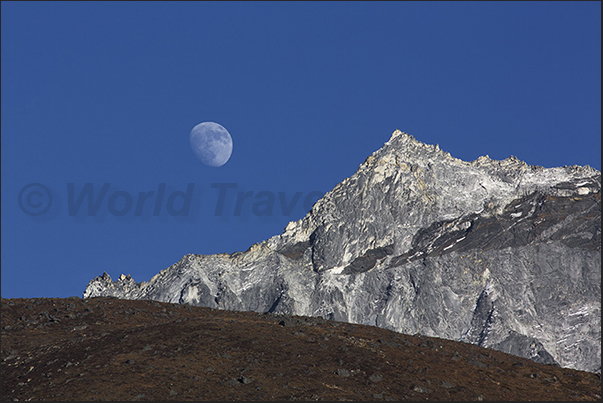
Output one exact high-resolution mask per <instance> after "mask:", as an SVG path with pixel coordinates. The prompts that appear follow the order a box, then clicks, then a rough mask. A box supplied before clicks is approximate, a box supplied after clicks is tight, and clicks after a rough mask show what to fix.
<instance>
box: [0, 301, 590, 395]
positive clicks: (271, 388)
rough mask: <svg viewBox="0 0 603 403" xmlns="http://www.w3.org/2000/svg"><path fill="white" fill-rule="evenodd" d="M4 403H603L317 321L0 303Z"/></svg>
mask: <svg viewBox="0 0 603 403" xmlns="http://www.w3.org/2000/svg"><path fill="white" fill-rule="evenodd" d="M1 313H2V344H1V355H2V362H1V366H0V368H1V371H2V381H1V382H2V384H1V392H2V400H16V399H18V400H323V399H324V400H340V399H343V400H600V398H601V383H600V375H598V374H593V373H588V372H583V371H575V370H570V369H565V368H559V367H556V366H548V365H542V364H537V363H535V362H532V361H530V360H526V359H523V358H519V357H516V356H512V355H508V354H505V353H501V352H498V351H492V350H488V349H484V348H480V347H476V346H474V345H470V344H465V343H459V342H453V341H449V340H443V339H437V338H429V337H419V336H408V335H403V334H399V333H396V332H392V331H388V330H385V329H382V328H377V327H372V326H364V325H354V324H348V323H341V322H333V321H327V320H322V319H318V318H304V317H295V316H280V315H272V314H258V313H254V312H231V311H221V310H214V309H209V308H201V307H191V306H187V305H177V304H168V303H159V302H154V301H130V300H120V299H114V298H92V299H85V300H83V299H80V298H77V297H72V298H66V299H61V298H49V299H46V298H40V299H2V308H1Z"/></svg>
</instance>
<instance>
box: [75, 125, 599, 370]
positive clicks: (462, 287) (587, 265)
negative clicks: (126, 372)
mask: <svg viewBox="0 0 603 403" xmlns="http://www.w3.org/2000/svg"><path fill="white" fill-rule="evenodd" d="M94 296H116V297H120V298H128V299H153V300H158V301H165V302H175V303H183V304H191V305H201V306H207V307H212V308H220V309H229V310H252V311H258V312H277V313H278V312H282V313H288V314H295V315H306V316H321V317H325V318H329V319H333V320H338V321H347V322H353V323H362V324H369V325H375V326H380V327H384V328H387V329H392V330H396V331H399V332H402V333H409V334H415V333H420V334H423V335H427V336H436V337H441V338H446V339H452V340H461V341H466V342H469V343H475V344H478V345H480V346H483V347H488V348H493V349H497V350H501V351H505V352H508V353H512V354H515V355H519V356H522V357H527V358H531V359H533V360H535V361H538V362H543V363H552V364H558V365H561V366H563V367H568V368H574V369H581V370H587V371H593V372H600V370H601V173H600V172H599V171H597V170H595V169H593V168H590V167H588V166H586V167H580V166H566V167H560V168H543V167H539V166H529V165H527V164H526V163H524V162H522V161H520V160H518V159H517V158H515V157H510V158H507V159H505V160H502V161H496V160H491V159H490V158H488V157H487V156H485V157H480V158H478V159H477V160H475V161H472V162H465V161H461V160H459V159H456V158H454V157H452V156H451V155H450V154H449V153H446V152H444V151H442V150H440V149H439V148H438V146H437V145H435V146H432V145H427V144H423V143H421V142H419V141H417V140H416V139H415V138H414V137H413V136H411V135H408V134H406V133H402V132H400V131H395V132H394V133H393V135H392V137H391V139H390V140H389V141H388V142H387V143H385V144H384V145H383V147H382V148H381V149H379V150H378V151H376V152H375V153H373V154H372V155H371V156H369V157H368V158H367V159H366V161H365V162H364V163H363V164H362V165H360V167H359V168H358V170H357V171H356V173H355V174H354V175H352V176H351V177H349V178H346V179H345V180H343V181H342V182H341V183H340V184H338V185H337V186H335V188H333V189H332V190H331V191H330V192H328V193H327V194H326V195H325V196H324V197H323V198H322V199H320V200H319V201H318V202H316V203H315V205H314V206H313V207H312V210H311V211H310V212H309V213H308V214H307V215H306V217H304V218H303V219H301V220H299V221H296V222H291V223H289V225H288V226H287V227H286V228H285V230H284V231H283V233H282V234H280V235H277V236H274V237H272V238H270V239H268V240H266V241H264V242H261V243H258V244H254V245H253V246H251V247H250V248H249V249H248V250H247V251H245V252H236V253H233V254H220V255H194V254H190V255H186V256H184V257H183V258H182V259H181V260H180V261H179V262H177V263H175V264H174V265H172V266H170V267H168V268H167V269H165V270H163V271H161V272H160V273H158V274H157V275H156V276H154V277H153V278H152V279H151V280H150V281H148V282H141V283H137V282H135V281H134V280H133V279H131V278H130V277H129V276H122V277H120V279H118V280H117V281H112V280H111V278H110V277H109V276H108V275H106V274H104V275H103V276H101V277H97V278H95V279H93V280H92V281H90V283H89V285H88V287H87V288H86V290H85V292H84V297H85V298H86V297H94Z"/></svg>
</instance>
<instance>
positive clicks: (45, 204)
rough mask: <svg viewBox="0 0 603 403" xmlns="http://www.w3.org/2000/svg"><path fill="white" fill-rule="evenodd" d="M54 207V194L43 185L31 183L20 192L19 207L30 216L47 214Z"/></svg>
mask: <svg viewBox="0 0 603 403" xmlns="http://www.w3.org/2000/svg"><path fill="white" fill-rule="evenodd" d="M50 206H52V193H50V190H48V188H47V187H46V186H44V185H42V184H41V183H30V184H29V185H26V186H24V187H23V189H21V191H20V192H19V207H21V210H22V211H23V212H24V213H25V214H28V215H31V216H38V215H42V214H44V213H46V212H47V211H48V210H50Z"/></svg>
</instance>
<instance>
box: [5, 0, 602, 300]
mask: <svg viewBox="0 0 603 403" xmlns="http://www.w3.org/2000/svg"><path fill="white" fill-rule="evenodd" d="M1 15H2V17H1V18H2V24H1V30H2V35H1V41H2V43H1V63H2V64H1V73H2V82H1V91H2V99H1V108H2V119H1V125H2V136H1V140H2V148H1V150H2V151H1V153H2V156H1V157H2V158H1V162H2V170H1V172H2V181H1V186H2V188H1V197H2V199H1V201H2V206H1V207H2V208H1V225H2V231H1V235H2V240H1V244H2V271H1V273H2V282H1V284H2V296H3V297H5V298H16V297H68V296H72V295H78V296H81V294H82V292H83V290H84V289H85V287H86V285H87V283H88V281H90V280H91V279H92V278H93V277H95V276H97V275H101V274H102V273H103V271H106V272H107V273H109V274H110V275H111V276H112V277H113V278H116V277H117V276H119V275H120V274H121V273H124V274H131V275H132V276H133V277H134V279H135V280H137V281H146V280H149V279H150V278H151V277H152V276H153V275H155V274H156V273H158V272H159V271H160V270H162V269H164V268H166V267H168V266H170V265H171V264H173V263H175V262H177V261H178V260H179V259H180V258H181V257H182V256H184V255H186V254H188V253H199V254H212V253H222V252H227V253H230V252H234V251H242V250H246V249H247V248H248V247H249V246H250V245H252V244H253V243H255V242H260V241H262V240H264V239H267V238H269V237H271V236H273V235H276V234H279V233H281V232H282V230H283V229H284V227H285V226H286V224H287V223H288V222H289V221H291V220H297V219H299V218H302V217H303V216H304V215H305V213H306V211H307V208H309V206H311V203H312V202H313V201H314V200H316V198H317V195H319V194H324V193H325V192H327V191H328V190H330V189H331V188H332V187H333V186H335V185H336V184H337V183H339V182H340V181H342V180H343V179H344V178H346V177H348V176H350V175H352V174H353V173H354V172H355V171H356V169H357V168H358V165H359V164H361V163H362V162H363V161H364V160H365V159H366V157H368V156H369V155H370V154H371V153H372V152H374V151H375V150H377V149H379V148H380V147H381V146H382V145H383V143H384V142H386V141H387V140H388V139H389V137H390V135H391V133H392V132H393V131H394V130H395V129H400V130H402V131H406V132H408V133H410V134H412V135H414V136H415V137H416V138H417V139H418V140H420V141H423V142H425V143H428V144H436V143H437V144H439V146H440V148H442V149H443V150H445V151H447V152H450V153H451V154H452V156H454V157H457V158H461V159H463V160H466V161H472V160H474V159H476V158H477V157H479V156H480V155H486V154H488V155H489V156H490V157H491V158H494V159H504V158H507V157H509V156H511V155H515V156H517V157H518V158H520V159H522V160H524V161H526V162H527V163H528V164H531V165H541V166H545V167H554V166H563V165H574V164H578V165H590V166H592V167H594V168H597V169H599V170H600V169H601V152H600V147H601V135H600V134H601V112H600V111H601V39H600V38H601V3H600V2H494V3H490V2H444V3H440V2H370V3H369V2H283V3H279V2H266V3H264V2H182V3H177V2H169V3H167V2H166V3H164V2H148V3H145V2H131V3H130V2H106V3H104V2H103V3H96V2H48V3H45V2H44V3H41V2H40V3H36V2H2V14H1ZM205 121H211V122H217V123H219V124H221V125H222V126H224V127H225V128H226V129H227V130H228V131H229V132H230V134H231V136H232V139H233V143H234V148H233V152H232V156H231V158H230V160H229V161H228V162H227V163H226V164H225V165H223V166H222V167H219V168H215V167H208V166H205V165H203V164H202V163H201V162H200V161H199V160H198V159H197V158H195V155H194V154H193V152H192V150H191V148H190V145H189V133H190V131H191V129H192V128H193V127H194V126H195V125H197V124H198V123H201V122H205ZM87 183H89V184H90V185H86V184H87ZM105 183H106V184H108V185H106V187H105V189H104V191H106V194H105V196H104V198H103V199H99V200H100V202H99V206H98V210H97V211H96V212H95V213H94V212H93V211H91V210H90V209H89V208H88V207H89V206H88V205H87V201H84V203H83V204H81V205H80V206H79V210H78V209H76V208H75V202H76V201H77V199H78V197H80V196H81V195H82V192H86V191H88V190H92V191H94V195H95V197H98V195H99V193H100V192H103V186H105V185H104V184H105ZM191 183H192V184H193V187H192V188H191V189H192V190H190V189H189V188H188V186H189V184H191ZM31 184H34V185H31ZM35 184H37V185H35ZM162 184H164V185H162ZM225 184H231V185H225ZM39 185H43V188H42V187H40V186H39ZM28 186H29V187H28ZM86 186H88V188H87V187H86ZM162 186H163V187H164V191H163V193H164V200H162V201H161V202H160V203H158V197H159V196H158V194H159V193H160V189H161V187H162ZM226 186H231V188H227V187H226ZM234 186H236V188H235V187H234ZM220 188H223V189H224V190H225V192H226V193H225V199H224V201H225V202H224V204H223V205H222V206H221V207H222V214H221V215H216V207H217V206H218V204H217V201H218V196H219V192H220ZM70 189H71V190H70ZM187 189H189V190H190V191H189V193H188V194H187V193H186V191H187ZM45 191H48V192H50V194H51V195H52V203H51V204H50V207H49V208H48V210H47V211H46V212H44V214H39V215H31V213H32V211H33V213H34V214H37V213H40V212H43V210H44V209H45V207H44V206H45V205H44V203H47V201H48V199H47V198H46V197H47V195H45V194H44V192H45ZM70 192H71V196H72V200H70ZM141 192H142V193H145V194H146V195H147V199H145V200H147V201H144V200H143V202H144V203H147V204H144V203H143V204H142V210H141V212H140V214H139V215H136V213H135V207H131V209H130V210H128V209H127V207H128V206H127V199H128V197H131V198H132V203H133V206H136V203H137V200H138V199H137V198H138V197H139V194H140V193H141ZM150 192H153V193H150ZM178 192H180V193H178ZM239 192H243V193H246V192H253V193H251V196H250V197H249V198H247V199H244V200H243V202H242V204H241V205H240V206H239V207H240V208H239V214H238V215H235V213H236V212H235V210H236V198H237V195H238V194H239ZM260 192H264V193H261V194H260ZM189 194H190V195H191V196H190V197H189V199H188V200H189V202H190V204H189V206H188V211H186V209H185V207H186V206H185V204H186V203H185V202H186V197H185V196H188V195H189ZM268 194H270V195H272V197H274V200H275V203H274V206H273V209H272V215H260V214H262V213H267V212H268V204H267V203H268V202H267V201H269V199H270V196H269V195H268ZM28 195H29V196H28ZM260 195H261V198H259V196H260ZM296 195H298V196H296ZM170 196H172V197H171V199H170ZM281 197H284V201H285V203H286V206H285V207H286V208H285V210H288V209H290V210H291V211H290V212H289V211H285V212H283V210H282V209H281V205H280V198H281ZM295 197H297V202H296V204H295V205H293V206H290V204H291V203H292V201H294V200H295ZM170 200H171V204H170V206H171V208H168V204H169V203H168V202H169V201H170ZM262 200H263V201H266V203H265V204H263V205H261V204H257V205H256V203H259V202H260V201H262ZM304 200H305V201H306V203H304ZM120 203H121V204H120ZM304 204H306V206H304ZM46 205H48V204H46ZM155 205H157V206H158V210H157V211H155V210H154V208H155V207H154V206H155ZM254 206H255V210H254ZM92 207H94V206H92ZM31 209H34V210H35V209H38V210H35V211H34V210H31ZM76 210H77V211H76ZM26 211H27V213H26ZM155 212H157V215H154V214H155ZM119 214H123V215H119ZM178 214H180V215H178Z"/></svg>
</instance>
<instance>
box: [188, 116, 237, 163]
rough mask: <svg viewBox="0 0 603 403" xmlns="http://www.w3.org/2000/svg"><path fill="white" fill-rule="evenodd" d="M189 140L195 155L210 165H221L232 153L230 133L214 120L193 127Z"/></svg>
mask: <svg viewBox="0 0 603 403" xmlns="http://www.w3.org/2000/svg"><path fill="white" fill-rule="evenodd" d="M190 142H191V148H192V149H193V152H194V153H195V156H197V158H199V159H200V160H201V162H203V163H204V164H205V165H208V166H210V167H221V166H222V165H224V164H226V163H227V162H228V160H229V159H230V155H231V154H232V137H230V133H228V130H226V129H225V128H224V126H222V125H219V124H218V123H215V122H203V123H199V124H198V125H197V126H195V127H193V130H191V134H190Z"/></svg>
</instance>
